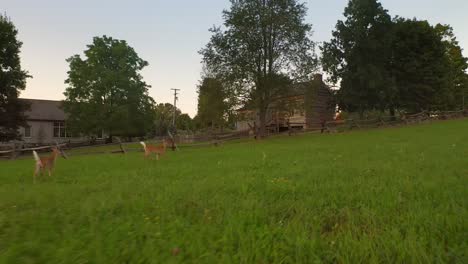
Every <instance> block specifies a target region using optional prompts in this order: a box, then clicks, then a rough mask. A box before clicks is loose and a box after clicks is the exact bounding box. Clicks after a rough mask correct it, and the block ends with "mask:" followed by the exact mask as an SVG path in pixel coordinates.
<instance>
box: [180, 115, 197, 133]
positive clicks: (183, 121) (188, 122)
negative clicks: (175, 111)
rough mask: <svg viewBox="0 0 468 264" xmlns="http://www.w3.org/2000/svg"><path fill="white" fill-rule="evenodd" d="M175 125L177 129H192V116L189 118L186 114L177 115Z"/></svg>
mask: <svg viewBox="0 0 468 264" xmlns="http://www.w3.org/2000/svg"><path fill="white" fill-rule="evenodd" d="M176 127H177V129H181V130H185V131H188V130H193V129H194V125H193V121H192V118H190V116H189V115H188V114H181V115H179V117H177V119H176Z"/></svg>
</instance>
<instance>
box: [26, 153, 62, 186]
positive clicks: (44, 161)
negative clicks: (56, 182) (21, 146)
mask: <svg viewBox="0 0 468 264" xmlns="http://www.w3.org/2000/svg"><path fill="white" fill-rule="evenodd" d="M33 155H34V160H36V169H35V170H34V182H36V176H37V174H39V173H43V172H44V170H46V169H47V171H48V172H49V176H51V175H52V170H53V169H54V165H55V160H56V159H57V156H58V155H61V156H62V157H63V158H66V157H65V155H64V154H63V153H62V152H61V151H60V150H59V149H58V148H55V147H54V148H52V153H51V154H50V156H49V157H42V158H41V157H39V155H38V154H37V152H36V151H35V150H33Z"/></svg>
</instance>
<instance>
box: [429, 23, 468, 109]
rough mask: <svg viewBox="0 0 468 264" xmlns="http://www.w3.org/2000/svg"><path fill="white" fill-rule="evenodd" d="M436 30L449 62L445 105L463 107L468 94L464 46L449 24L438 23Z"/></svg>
mask: <svg viewBox="0 0 468 264" xmlns="http://www.w3.org/2000/svg"><path fill="white" fill-rule="evenodd" d="M435 30H436V31H437V32H438V33H439V36H440V38H441V40H442V43H443V45H444V47H445V56H446V59H447V62H448V64H449V67H448V69H450V72H449V74H448V78H447V81H448V85H447V86H448V88H449V91H448V92H447V95H448V96H445V97H444V99H445V100H444V104H443V105H444V106H445V107H446V108H448V109H462V108H463V107H464V103H465V101H464V100H465V99H466V98H465V97H466V96H468V75H467V73H466V70H467V69H468V58H466V57H463V53H462V48H461V47H460V44H459V43H458V41H457V38H456V37H455V34H454V33H453V28H452V27H451V26H449V25H441V24H437V25H436V26H435Z"/></svg>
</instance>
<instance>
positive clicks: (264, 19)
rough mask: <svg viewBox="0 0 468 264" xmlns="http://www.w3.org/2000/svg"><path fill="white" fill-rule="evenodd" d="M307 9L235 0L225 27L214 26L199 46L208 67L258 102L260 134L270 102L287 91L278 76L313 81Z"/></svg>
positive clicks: (285, 2) (281, 0) (290, 3)
mask: <svg viewBox="0 0 468 264" xmlns="http://www.w3.org/2000/svg"><path fill="white" fill-rule="evenodd" d="M306 11H307V9H306V7H305V4H304V3H299V2H298V1H297V0H231V8H230V10H225V11H224V12H223V17H224V28H221V27H214V28H212V29H211V30H210V31H211V32H212V34H213V35H212V37H211V40H210V41H209V43H208V44H207V45H206V47H205V48H204V49H202V50H201V51H200V53H201V54H202V56H203V62H204V63H205V65H206V67H207V68H208V69H209V71H210V72H212V73H214V74H215V76H216V77H218V78H220V79H222V80H223V83H224V84H225V85H228V86H229V87H234V88H235V89H236V91H237V92H236V93H235V94H236V96H246V97H247V100H249V101H251V102H252V103H253V105H254V106H255V107H256V109H257V112H258V114H259V119H260V134H261V135H263V134H264V131H265V124H266V114H267V109H268V106H269V104H270V103H271V101H272V99H273V98H275V97H277V96H278V94H279V93H280V92H281V91H283V89H279V90H278V89H275V88H276V87H278V86H279V85H278V83H276V81H278V80H282V79H283V78H278V76H287V77H290V78H291V79H293V80H295V81H299V80H308V79H310V77H311V76H312V74H313V72H314V70H316V66H317V60H316V58H315V54H314V43H313V42H312V41H311V39H310V35H311V29H312V26H311V25H310V24H307V23H305V22H304V20H305V16H306Z"/></svg>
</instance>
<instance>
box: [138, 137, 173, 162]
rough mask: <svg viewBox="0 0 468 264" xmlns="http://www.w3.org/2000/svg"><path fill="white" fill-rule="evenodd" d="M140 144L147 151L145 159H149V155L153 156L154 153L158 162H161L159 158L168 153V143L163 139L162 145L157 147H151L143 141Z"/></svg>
mask: <svg viewBox="0 0 468 264" xmlns="http://www.w3.org/2000/svg"><path fill="white" fill-rule="evenodd" d="M140 144H141V145H142V146H143V149H144V150H145V158H147V157H148V156H149V155H151V153H154V154H156V160H159V156H160V155H163V154H164V153H166V144H167V143H166V140H165V139H163V141H162V144H161V145H157V146H154V145H150V144H148V145H147V144H146V143H145V142H143V141H141V142H140Z"/></svg>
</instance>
